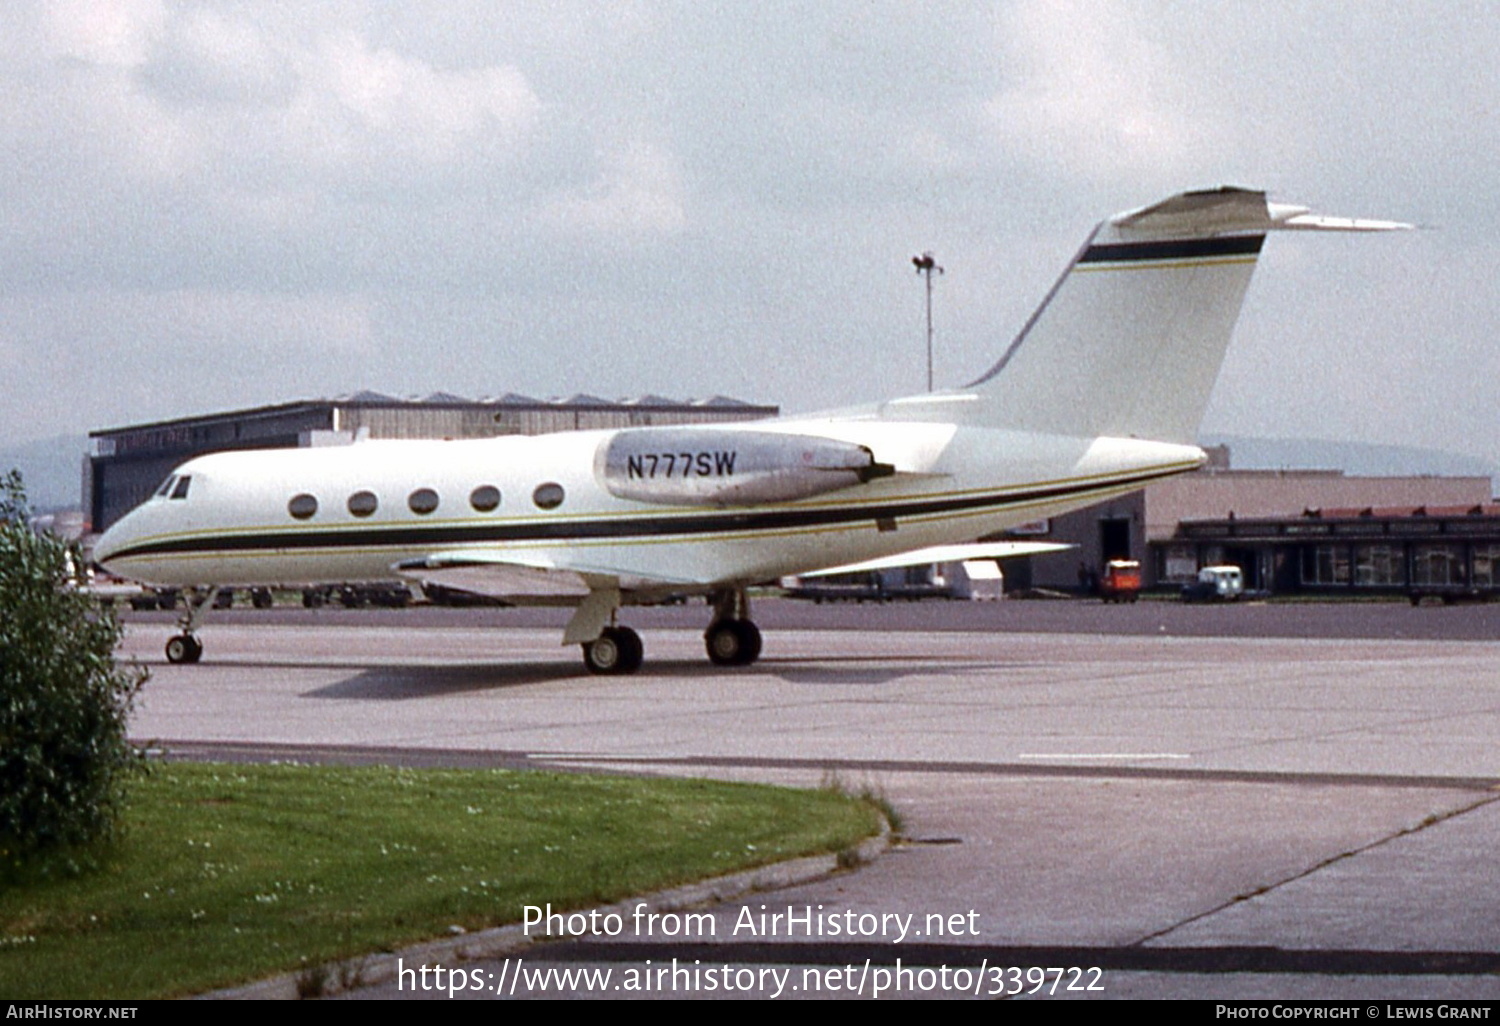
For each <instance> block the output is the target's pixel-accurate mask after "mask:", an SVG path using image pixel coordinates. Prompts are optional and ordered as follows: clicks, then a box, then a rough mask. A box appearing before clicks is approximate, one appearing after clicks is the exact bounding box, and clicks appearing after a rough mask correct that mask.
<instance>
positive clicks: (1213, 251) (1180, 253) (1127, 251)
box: [1078, 235, 1266, 264]
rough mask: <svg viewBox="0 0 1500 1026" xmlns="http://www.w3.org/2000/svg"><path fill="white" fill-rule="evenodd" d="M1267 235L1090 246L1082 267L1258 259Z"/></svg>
mask: <svg viewBox="0 0 1500 1026" xmlns="http://www.w3.org/2000/svg"><path fill="white" fill-rule="evenodd" d="M1265 241H1266V237H1265V236H1264V235H1226V236H1222V237H1220V238H1213V239H1168V240H1165V241H1160V242H1110V243H1100V244H1097V245H1093V246H1090V247H1089V248H1088V249H1086V250H1084V251H1083V256H1081V257H1079V258H1078V262H1079V263H1080V264H1129V263H1135V262H1137V261H1142V260H1194V259H1198V258H1201V257H1225V256H1255V255H1256V254H1258V253H1259V252H1260V248H1261V246H1262V245H1263V244H1264V243H1265Z"/></svg>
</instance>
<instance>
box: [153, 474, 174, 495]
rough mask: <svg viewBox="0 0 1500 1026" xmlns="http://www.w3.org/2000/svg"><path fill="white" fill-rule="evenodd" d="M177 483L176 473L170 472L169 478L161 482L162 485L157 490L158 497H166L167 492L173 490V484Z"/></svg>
mask: <svg viewBox="0 0 1500 1026" xmlns="http://www.w3.org/2000/svg"><path fill="white" fill-rule="evenodd" d="M176 483H177V475H176V474H168V475H167V479H166V480H165V481H163V482H162V483H161V487H160V488H158V489H157V490H156V497H157V498H158V499H163V498H166V495H167V493H168V492H170V491H171V490H172V486H173V485H174V484H176Z"/></svg>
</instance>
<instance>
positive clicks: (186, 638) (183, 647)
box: [167, 634, 203, 663]
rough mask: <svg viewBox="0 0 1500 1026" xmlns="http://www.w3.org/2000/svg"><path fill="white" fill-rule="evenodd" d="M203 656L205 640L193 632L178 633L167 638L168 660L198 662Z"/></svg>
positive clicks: (173, 661)
mask: <svg viewBox="0 0 1500 1026" xmlns="http://www.w3.org/2000/svg"><path fill="white" fill-rule="evenodd" d="M202 658H203V642H201V641H199V640H198V639H197V638H195V637H193V636H192V635H191V634H178V635H176V636H175V637H172V638H169V639H167V662H169V663H196V662H197V661H198V660H199V659H202Z"/></svg>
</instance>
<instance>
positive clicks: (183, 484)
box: [172, 474, 193, 499]
mask: <svg viewBox="0 0 1500 1026" xmlns="http://www.w3.org/2000/svg"><path fill="white" fill-rule="evenodd" d="M192 483H193V475H191V474H183V475H182V476H181V477H179V478H178V479H177V485H176V487H174V488H173V489H172V498H174V499H186V498H187V493H188V485H190V484H192Z"/></svg>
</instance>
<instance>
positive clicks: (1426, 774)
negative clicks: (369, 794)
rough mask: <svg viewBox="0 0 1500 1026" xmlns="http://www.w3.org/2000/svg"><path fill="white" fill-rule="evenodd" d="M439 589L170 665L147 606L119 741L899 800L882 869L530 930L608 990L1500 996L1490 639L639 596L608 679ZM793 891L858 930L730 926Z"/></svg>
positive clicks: (252, 637)
mask: <svg viewBox="0 0 1500 1026" xmlns="http://www.w3.org/2000/svg"><path fill="white" fill-rule="evenodd" d="M1002 605H1004V604H1002ZM791 608H792V610H793V612H792V613H788V614H787V615H793V614H794V612H795V609H796V608H797V607H791ZM933 608H935V607H933ZM1411 612H1412V613H1414V614H1421V615H1431V614H1432V613H1436V614H1442V613H1443V612H1444V611H1442V610H1435V611H1431V612H1430V613H1429V612H1428V611H1411ZM424 615H425V616H427V618H426V619H422V620H420V621H417V620H413V621H409V622H406V623H403V621H402V620H401V616H402V614H399V613H398V614H380V615H379V616H372V617H366V616H361V615H360V614H355V613H347V614H343V615H341V616H340V615H333V616H324V617H309V618H307V619H306V620H303V621H297V620H295V619H291V620H286V619H283V620H282V621H277V622H257V621H255V620H253V619H251V618H250V617H247V616H235V617H231V618H228V619H229V620H231V621H232V622H226V623H223V624H211V626H210V627H209V628H208V629H206V630H205V632H204V635H203V636H204V640H205V642H206V644H207V653H206V655H205V657H204V662H203V663H201V664H199V665H197V666H191V667H183V666H167V665H165V664H163V663H162V660H161V658H160V654H159V653H160V647H161V644H162V641H163V640H164V638H165V636H166V634H167V633H168V630H167V628H166V627H165V625H164V624H161V623H155V622H135V623H132V624H131V626H130V629H129V632H128V634H127V637H126V642H125V651H126V654H127V655H136V656H138V657H140V658H141V659H142V661H144V662H147V663H151V664H153V665H152V675H153V676H152V681H151V683H150V684H149V685H148V687H147V690H146V691H145V693H144V696H143V698H142V701H141V703H140V706H139V709H138V712H137V715H136V718H135V720H134V726H133V733H134V734H135V736H136V737H137V738H141V739H146V738H150V739H159V740H160V741H161V743H163V744H165V745H166V746H167V747H170V748H173V749H177V750H179V751H183V752H187V753H191V754H205V755H215V756H220V757H246V758H256V757H271V756H278V757H288V756H296V757H304V758H345V759H351V760H362V759H382V760H392V761H402V762H414V763H422V762H429V763H447V764H464V765H490V764H507V765H532V766H549V767H569V768H600V769H606V770H614V771H618V770H630V771H640V772H655V773H672V774H690V775H711V776H722V777H731V778H737V779H756V780H765V781H770V782H777V783H791V784H804V785H816V784H819V783H821V782H825V781H826V780H828V779H829V777H830V776H831V775H836V776H837V778H838V779H839V780H840V781H841V782H843V783H844V784H845V785H848V786H852V787H855V788H863V787H870V788H872V789H874V790H877V791H879V792H881V793H883V794H884V795H885V796H886V797H887V798H888V799H889V800H890V801H891V802H892V803H893V804H894V805H895V806H896V807H897V808H898V809H899V811H900V813H901V815H902V816H903V817H904V819H905V833H906V835H907V837H908V841H907V842H906V843H904V844H901V845H899V846H898V847H896V848H895V849H893V850H892V851H891V852H890V853H889V854H887V855H885V856H883V857H881V858H880V859H878V860H877V861H875V862H874V863H873V864H871V865H869V866H866V867H864V868H862V869H860V870H859V871H857V872H853V873H846V874H839V875H836V876H832V877H829V878H827V879H824V880H820V881H817V882H814V883H810V884H803V885H800V886H797V887H793V888H790V889H787V890H783V891H777V892H774V893H766V894H757V895H754V896H753V899H752V900H749V901H740V902H736V903H729V904H726V905H723V906H720V907H718V908H716V909H713V910H712V911H713V913H714V915H713V919H712V922H713V924H714V925H713V928H712V932H711V933H710V932H707V931H700V935H698V936H694V937H692V938H686V937H680V936H679V937H664V936H661V935H659V934H657V935H639V934H638V933H636V932H635V931H629V930H628V931H627V932H626V934H625V935H623V936H621V937H617V938H614V939H612V940H610V941H607V942H603V943H592V942H591V943H579V942H567V943H549V944H546V945H533V946H531V947H530V948H528V949H527V950H526V951H525V952H524V953H522V956H518V957H524V958H525V959H526V964H527V965H528V966H531V967H532V968H534V969H543V968H568V967H580V966H589V967H594V968H608V969H610V970H611V972H612V974H614V975H612V976H611V978H610V979H611V980H612V981H613V983H612V984H611V985H613V986H616V987H618V986H619V983H620V981H621V980H623V979H625V978H626V977H625V975H624V974H626V973H627V972H630V971H635V972H636V973H637V977H636V978H637V980H639V979H640V976H639V973H640V970H642V969H643V968H645V967H647V966H648V964H649V965H650V966H652V967H655V969H657V970H661V969H663V968H664V967H666V966H668V965H670V964H671V962H672V959H674V958H676V959H677V960H678V961H677V964H678V966H679V967H680V968H684V969H685V968H686V967H688V966H689V965H696V967H697V969H698V970H699V976H698V977H697V979H696V983H694V980H693V978H692V977H690V976H687V975H678V976H676V977H675V982H676V983H677V984H680V989H679V990H677V991H676V996H722V995H723V993H724V990H723V987H722V985H721V986H719V987H718V988H717V989H716V990H714V991H712V992H708V993H705V991H707V986H706V981H707V977H705V976H704V975H703V974H702V970H703V968H704V967H707V966H720V965H725V966H728V967H731V968H732V969H733V970H734V971H736V972H737V971H738V968H740V967H748V968H749V969H751V970H755V971H757V972H760V975H759V976H757V977H756V978H757V980H762V981H764V985H763V986H759V987H758V988H757V989H756V990H755V991H753V992H754V993H765V994H769V993H771V992H772V991H773V990H774V989H775V985H776V980H777V979H778V977H777V976H776V973H775V970H776V969H779V968H788V969H789V972H790V975H789V976H787V977H784V978H782V979H783V983H782V996H808V995H809V994H821V995H824V996H849V992H850V990H851V989H852V988H853V987H854V984H855V979H856V975H857V974H855V973H854V972H853V971H851V972H849V973H844V972H843V969H844V967H845V966H853V967H855V969H858V970H861V972H862V973H863V975H860V976H859V977H858V982H859V986H860V990H859V991H858V992H859V993H863V994H866V995H868V994H870V993H871V990H872V988H873V986H874V984H875V983H878V982H880V981H881V980H882V979H883V980H884V981H885V983H886V984H887V985H888V986H891V985H897V984H903V983H904V985H902V986H900V987H899V991H900V992H901V993H906V994H914V995H918V996H920V995H923V994H930V995H931V996H948V997H951V996H956V994H957V992H962V991H967V992H968V993H971V994H979V995H981V996H993V995H995V994H996V988H997V986H998V989H999V991H1001V992H1010V991H1012V990H1014V989H1016V988H1015V986H1014V982H1015V981H1017V980H1020V981H1022V983H1023V986H1022V987H1021V989H1023V990H1026V989H1029V988H1030V985H1031V982H1032V980H1034V977H1032V978H1027V977H1026V976H1025V974H1024V969H1025V968H1026V967H1031V966H1037V967H1050V966H1057V967H1073V966H1077V967H1080V968H1081V969H1088V968H1091V967H1098V968H1099V969H1100V972H1099V973H1098V974H1097V976H1093V975H1085V976H1084V977H1082V978H1081V980H1082V982H1083V983H1085V984H1087V983H1097V984H1098V985H1100V986H1102V987H1103V990H1102V991H1098V990H1096V991H1092V992H1090V991H1075V992H1073V994H1071V995H1069V994H1068V993H1067V991H1066V985H1067V984H1068V983H1069V982H1071V981H1072V978H1071V977H1065V978H1064V979H1063V981H1062V983H1063V985H1062V987H1059V988H1058V992H1057V994H1056V995H1055V996H1056V997H1063V996H1077V997H1105V998H1109V997H1165V996H1172V997H1206V998H1236V997H1280V998H1294V997H1319V998H1346V999H1351V1000H1364V999H1370V1000H1376V999H1392V998H1416V997H1441V998H1451V999H1463V998H1480V999H1495V998H1500V896H1497V895H1500V887H1497V886H1496V885H1497V883H1500V869H1497V868H1496V866H1495V852H1496V850H1497V842H1500V804H1496V802H1497V799H1500V744H1497V742H1500V673H1497V670H1496V666H1497V657H1500V642H1496V641H1491V640H1380V639H1374V638H1350V637H1338V636H1336V635H1337V634H1339V633H1340V632H1339V631H1336V630H1331V631H1328V632H1325V633H1326V634H1328V635H1335V636H1325V637H1282V638H1256V637H1205V636H1201V635H1200V636H1191V637H1185V636H1182V635H1183V634H1185V633H1189V632H1186V631H1180V630H1178V629H1177V627H1176V626H1175V621H1173V620H1172V619H1171V618H1172V617H1175V616H1177V615H1179V614H1178V613H1177V612H1175V611H1172V610H1166V609H1163V610H1160V611H1158V618H1159V619H1162V620H1163V623H1162V625H1161V629H1160V630H1158V631H1155V632H1147V631H1145V630H1143V631H1141V632H1138V633H1133V634H1131V633H1120V634H1113V635H1104V634H1068V633H1056V632H1050V633H1044V632H1042V631H1040V630H1038V631H1026V630H1020V631H1014V630H1006V629H1001V628H1002V627H1006V628H1015V627H1016V626H1017V624H1016V622H1015V619H1014V618H1012V619H1010V620H1006V619H1004V616H1005V615H1006V614H1004V613H1002V612H1001V610H1000V609H999V608H996V609H995V610H994V611H993V612H992V613H976V612H973V611H972V610H966V611H965V612H964V613H963V614H962V615H963V616H964V617H966V618H971V619H973V620H974V622H975V624H977V625H976V626H971V627H970V628H969V629H967V630H961V631H953V630H951V629H949V630H939V629H930V628H929V627H928V626H927V625H925V624H923V623H922V622H921V620H920V618H921V617H927V616H931V615H934V614H933V613H931V612H930V611H929V610H928V609H924V610H923V611H922V612H921V613H915V614H914V613H909V612H908V613H904V614H903V613H902V612H901V611H900V610H892V609H890V608H889V607H887V608H885V609H870V610H868V611H866V612H863V613H860V614H857V616H855V615H854V614H844V615H849V616H852V617H853V618H854V620H855V622H852V623H845V624H842V625H840V626H839V627H837V628H833V627H828V628H824V629H813V630H792V629H787V630H777V631H774V632H773V631H770V630H768V631H767V638H766V655H765V657H764V658H763V660H762V661H761V662H760V663H758V664H757V665H755V666H754V667H751V668H748V669H744V670H735V671H721V670H717V669H715V668H713V667H711V666H710V665H708V663H707V662H706V660H705V659H704V658H703V654H702V640H701V637H700V634H701V625H697V621H698V620H701V619H702V616H703V611H702V610H701V609H692V610H685V611H679V612H676V613H670V612H665V611H653V612H652V616H653V617H654V620H653V622H655V623H656V624H657V626H656V627H654V628H653V627H651V626H649V625H644V628H645V629H643V634H644V636H645V640H646V646H647V661H646V665H645V668H644V669H643V670H642V672H641V673H640V674H638V675H636V676H634V677H630V678H598V677H590V676H588V675H586V674H585V673H584V672H583V671H582V667H581V664H580V663H579V660H578V658H577V655H576V652H575V651H573V650H563V649H560V648H559V647H558V644H557V638H558V634H557V632H556V630H555V629H554V628H552V627H542V626H524V627H514V628H496V627H492V626H489V625H488V621H484V622H481V618H476V617H474V616H470V617H465V616H461V615H457V614H455V615H453V616H451V617H445V616H435V617H434V616H431V615H427V614H424ZM489 615H495V614H489ZM1047 615H1049V616H1050V615H1053V614H1051V613H1048V614H1047ZM1136 615H1140V614H1136ZM1191 615H1197V614H1191ZM1316 615H1317V616H1326V617H1330V618H1331V619H1330V622H1334V621H1336V620H1337V616H1336V614H1332V613H1327V612H1319V613H1317V614H1316ZM1351 615H1352V614H1351ZM913 616H916V617H918V618H919V619H918V621H916V625H914V622H913V620H912V619H911V618H912V617H913ZM986 616H990V617H993V618H994V619H993V621H992V622H993V626H994V627H995V629H991V630H986V629H983V625H984V623H985V620H984V617H986ZM523 622H524V621H523ZM634 622H636V623H638V624H639V623H640V621H639V620H636V621H634ZM764 622H765V620H763V623H764ZM966 622H967V621H966ZM1305 622H1306V618H1303V621H1302V623H1303V626H1305ZM693 625H696V626H693ZM1022 626H1023V627H1024V624H1022ZM1303 633H1306V632H1305V631H1303ZM762 905H764V906H766V909H764V910H762V909H761V908H760V906H762ZM789 908H790V909H791V910H793V912H794V914H796V915H800V914H802V911H803V910H804V909H810V910H812V912H815V913H816V914H817V915H818V917H819V918H818V919H816V920H814V921H815V922H818V923H820V924H822V923H825V922H826V919H825V918H823V917H830V916H839V917H845V918H844V920H843V921H844V922H845V923H847V924H853V925H854V926H855V927H857V928H856V931H855V933H854V935H852V936H850V935H849V934H848V931H847V930H845V931H843V932H841V933H840V934H839V935H838V936H829V935H828V934H827V933H826V932H825V933H824V935H823V936H816V935H815V936H812V937H808V936H804V935H803V934H804V933H805V932H807V931H801V930H799V929H798V928H797V927H796V926H795V925H793V926H791V927H790V928H788V926H787V925H786V924H785V922H783V924H781V926H780V928H779V929H771V930H769V931H767V930H748V931H747V930H746V929H744V928H743V923H744V916H745V914H746V909H748V910H749V911H750V913H752V914H754V915H759V914H760V912H761V911H767V912H782V913H786V912H787V911H788V909H789ZM850 912H852V913H854V918H852V919H850V918H848V917H847V915H846V914H847V913H850ZM904 916H910V917H911V918H910V919H908V920H905V921H906V922H907V923H908V924H909V925H908V931H907V933H906V934H905V935H904V936H901V937H899V938H898V937H897V936H896V932H895V926H894V925H891V924H896V925H899V923H900V922H902V921H903V920H902V917H904ZM929 916H932V917H934V918H933V919H931V920H929V918H928V917H929ZM861 917H865V918H861ZM954 917H958V918H956V919H955V918H954ZM939 920H941V921H942V922H945V923H949V924H954V923H960V922H961V923H962V924H963V927H962V929H952V930H945V931H944V932H943V935H941V936H937V935H935V933H936V931H935V929H934V928H924V924H930V926H932V927H935V925H936V924H937V923H938V922H939ZM860 923H863V924H865V925H868V924H871V923H884V924H887V925H886V926H884V927H883V928H882V929H880V930H878V931H876V930H873V929H872V930H866V929H864V928H863V927H858V924H860ZM737 925H738V926H740V927H741V928H740V929H739V930H738V931H737V930H736V929H735V927H736V926H737ZM774 925H775V924H773V926H774ZM918 934H920V935H918ZM898 959H900V960H902V961H901V965H902V966H904V967H905V968H906V969H907V970H909V972H908V975H907V976H905V977H896V976H892V975H890V973H891V971H892V970H894V968H895V967H896V965H897V960H898ZM648 960H649V963H648ZM942 966H947V967H948V972H947V973H946V974H942V973H940V972H939V969H940V967H942ZM1012 966H1015V967H1020V968H1021V969H1022V974H1021V975H1020V976H1016V975H1014V974H1009V967H1012ZM464 968H466V969H471V970H478V971H480V972H482V973H486V974H489V978H490V979H494V978H495V976H496V975H497V974H501V973H510V972H513V971H514V969H515V966H514V965H513V964H512V963H504V964H502V963H501V962H499V961H496V962H486V963H469V964H465V966H464ZM996 969H1004V970H1005V972H1002V973H1000V974H998V975H997V974H996V973H995V970H996ZM835 970H837V971H835ZM880 970H885V971H886V973H887V975H886V976H885V977H880V976H879V971H880ZM924 970H926V973H925V975H924V974H923V971H924ZM959 970H963V971H964V972H963V973H960V972H959ZM765 971H770V973H769V976H767V975H766V972H765ZM809 972H810V975H809ZM872 973H873V975H872ZM479 978H480V977H475V979H479ZM749 978H750V977H735V976H732V975H731V976H726V977H725V978H724V980H725V982H726V983H727V981H728V980H730V979H739V980H748V979H749ZM1050 980H1051V978H1050V977H1049V978H1048V983H1047V985H1046V986H1044V987H1043V990H1044V991H1045V990H1046V989H1048V986H1050ZM596 982H597V980H596ZM660 982H662V983H663V984H664V989H665V995H664V994H663V993H662V991H661V989H653V990H651V991H649V992H646V994H645V996H652V997H659V996H671V995H672V994H673V993H674V992H673V991H672V989H671V986H672V984H673V982H674V980H673V979H672V978H669V977H662V978H660ZM960 982H962V983H964V984H965V986H962V987H960V986H958V984H959V983H960ZM929 984H930V986H929ZM831 986H836V987H838V988H839V989H838V990H831V989H830V987H831ZM846 988H847V989H846ZM567 989H568V988H558V987H554V988H551V989H546V988H542V987H538V988H536V989H535V990H534V991H532V992H531V993H529V994H527V988H525V987H523V988H521V989H520V990H519V992H518V993H517V994H516V996H518V997H519V996H522V995H523V994H527V996H537V997H540V996H553V995H557V994H559V993H561V992H562V991H564V990H567ZM571 992H574V993H586V992H588V987H587V986H585V985H583V984H581V983H577V982H575V984H574V985H573V987H572V988H571ZM606 993H608V994H609V995H610V996H631V993H633V992H629V991H620V990H613V991H611V990H608V989H607V988H606ZM359 996H372V997H397V996H419V997H420V996H428V997H431V996H443V997H446V996H447V995H446V992H443V993H441V994H438V993H435V992H426V993H424V992H421V991H418V992H417V993H416V994H415V995H413V994H412V993H411V990H410V988H409V987H408V988H407V989H405V990H399V989H398V987H397V984H396V983H395V982H391V983H389V984H386V985H382V986H379V987H375V988H370V989H368V990H365V991H362V992H360V993H359ZM466 996H484V995H481V994H468V995H466Z"/></svg>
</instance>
